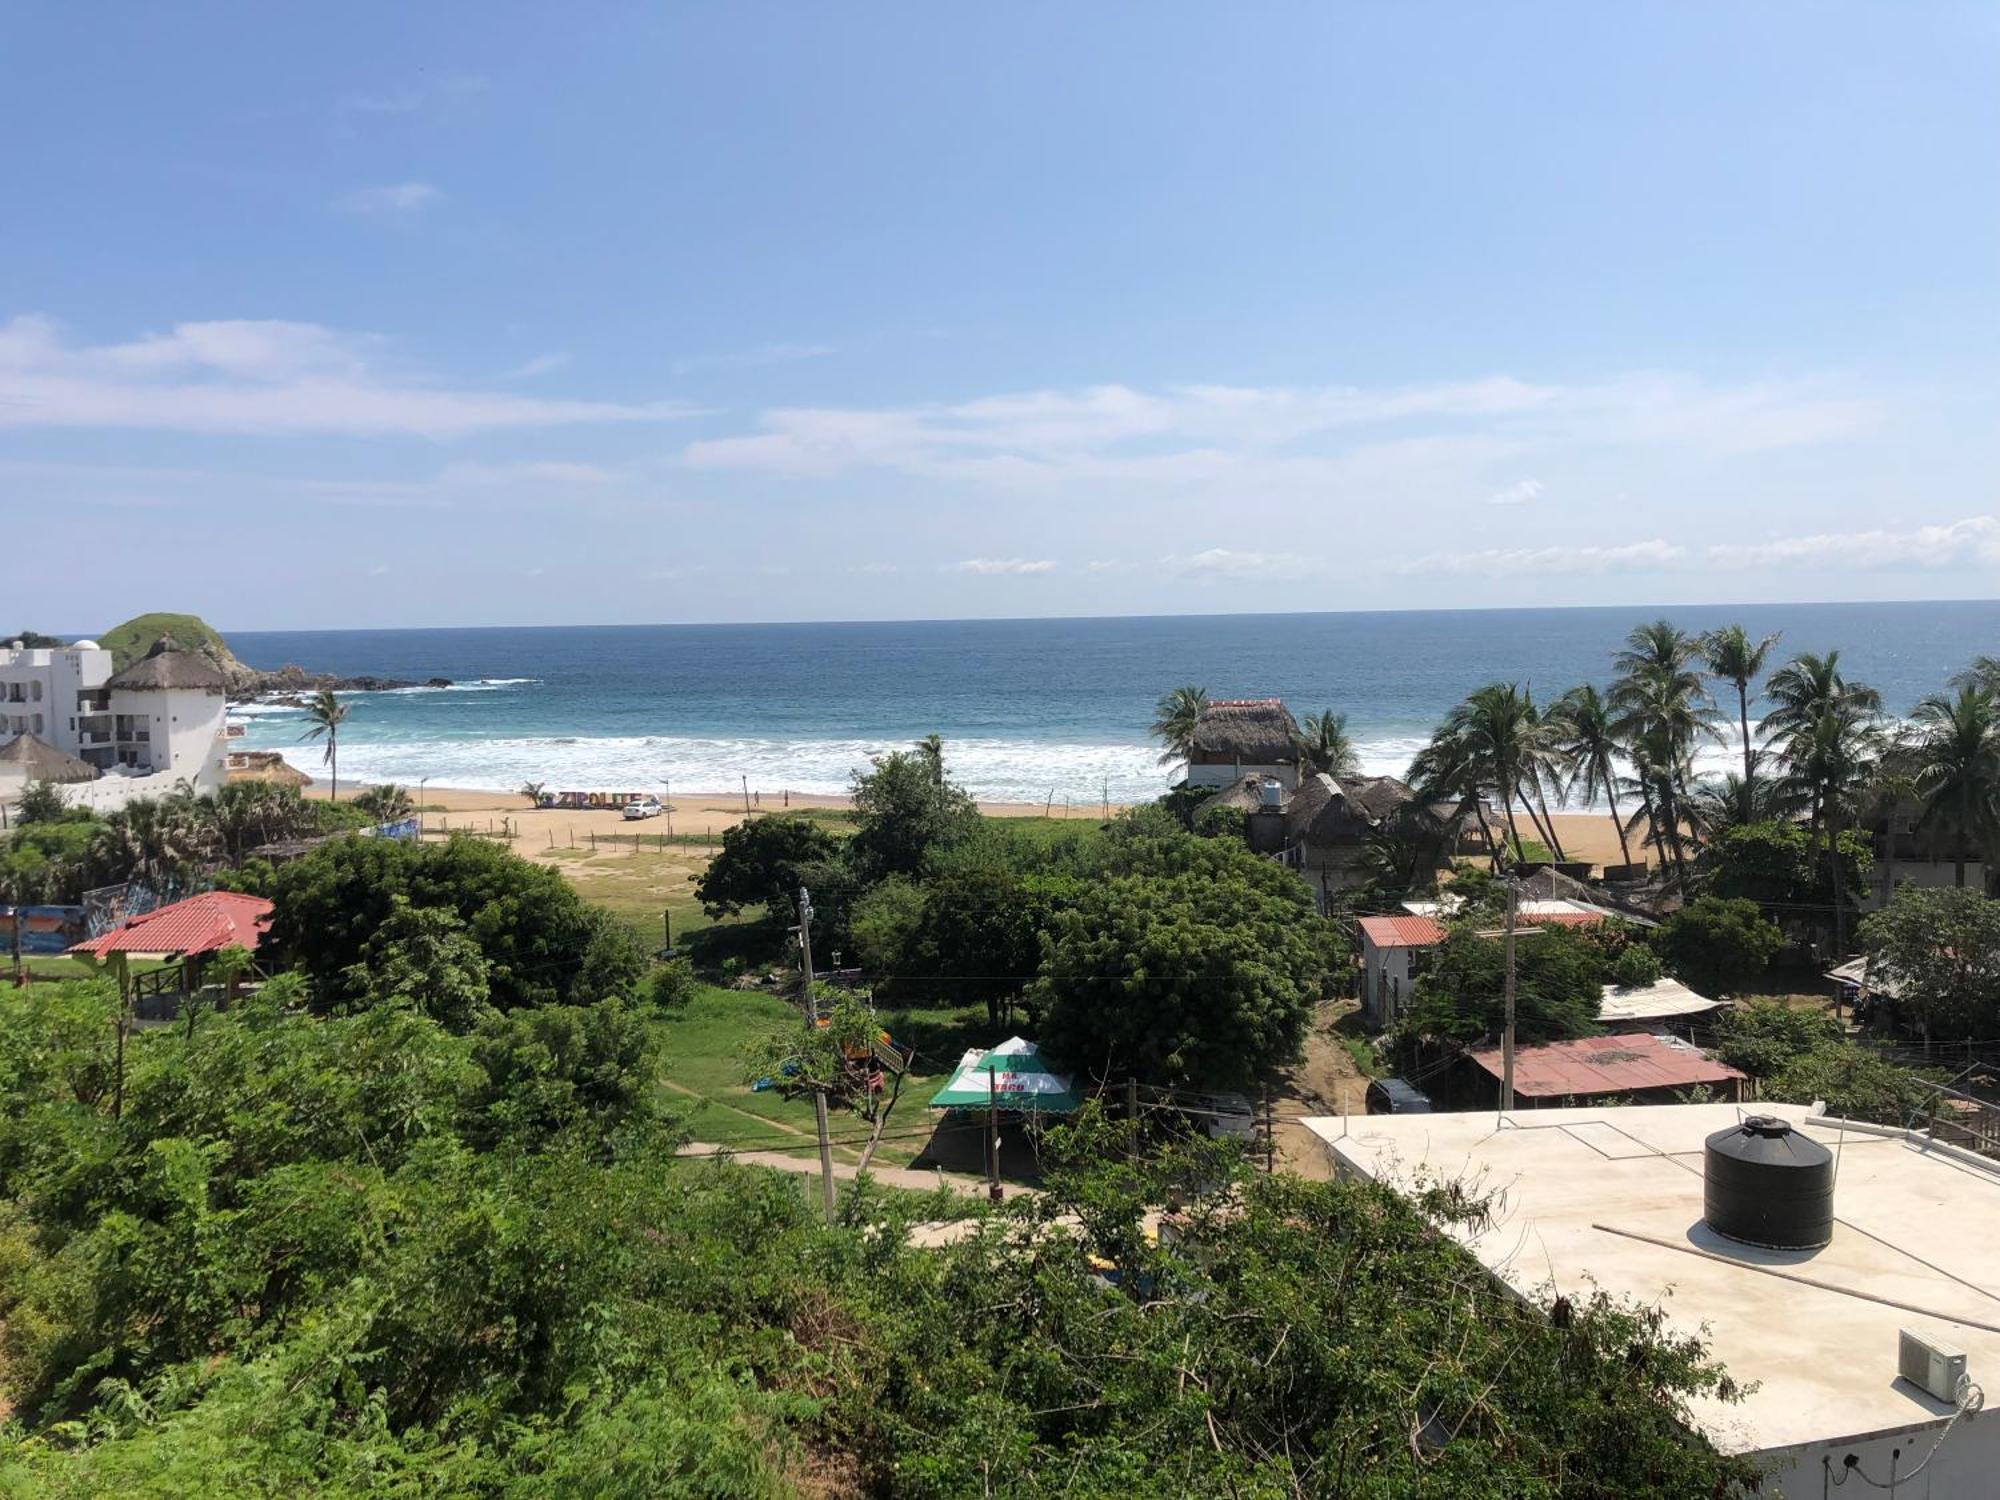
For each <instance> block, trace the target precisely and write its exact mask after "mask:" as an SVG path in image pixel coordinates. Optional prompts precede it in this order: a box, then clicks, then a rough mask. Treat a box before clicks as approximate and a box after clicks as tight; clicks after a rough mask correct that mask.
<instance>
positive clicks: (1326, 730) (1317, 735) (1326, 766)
mask: <svg viewBox="0 0 2000 1500" xmlns="http://www.w3.org/2000/svg"><path fill="white" fill-rule="evenodd" d="M1299 728H1300V733H1299V759H1300V761H1301V763H1302V764H1303V765H1304V766H1306V767H1308V768H1310V769H1311V770H1314V771H1324V772H1325V773H1326V774H1327V775H1329V776H1331V777H1332V778H1333V779H1334V780H1335V781H1348V780H1351V779H1353V778H1354V777H1356V776H1359V775H1360V774H1361V757H1360V755H1359V754H1358V753H1357V752H1356V751H1355V748H1354V741H1353V740H1352V739H1350V738H1349V737H1348V734H1347V716H1346V715H1345V714H1337V713H1335V712H1334V711H1333V710H1332V709H1330V708H1329V709H1325V710H1323V711H1322V712H1320V713H1316V714H1307V715H1306V718H1305V723H1303V724H1302V725H1300V726H1299Z"/></svg>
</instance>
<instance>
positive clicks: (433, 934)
mask: <svg viewBox="0 0 2000 1500" xmlns="http://www.w3.org/2000/svg"><path fill="white" fill-rule="evenodd" d="M341 987H342V991H343V993H344V994H345V995H347V996H348V997H349V999H348V1003H349V1004H350V1005H356V1006H363V1007H365V1006H369V1005H381V1004H391V1003H397V1002H401V1003H405V1004H408V1005H412V1006H414V1007H415V1008H416V1009H417V1010H418V1011H419V1012H421V1013H422V1014H423V1015H426V1016H428V1017H430V1018H431V1019H432V1020H433V1021H436V1022H437V1023H438V1024H439V1025H441V1026H444V1027H445V1028H446V1029H448V1030H451V1031H469V1030H471V1029H472V1027H473V1026H474V1024H476V1023H477V1022H478V1020H479V1019H480V1017H481V1016H483V1015H484V1014H485V1013H486V1012H487V1011H488V1010H490V1009H491V1008H492V1007H491V1005H490V1004H489V1001H490V998H491V995H492V986H491V985H490V984H489V983H488V980H487V963H486V955H485V954H484V953H483V952H481V951H480V947H479V944H478V943H477V942H475V941H474V940H473V938H472V936H471V934H469V933H468V932H467V931H466V930H465V922H464V920H463V919H462V918H461V917H460V916H459V915H458V913H457V912H455V911H452V910H451V909H450V908H448V907H442V906H412V905H410V902H409V899H408V898H407V897H405V896H393V897H391V898H390V904H389V914H388V916H387V917H386V918H384V920H383V921H382V923H381V925H380V926H378V927H377V928H376V929H375V930H374V932H373V933H371V934H370V935H369V938H368V942H367V945H366V947H365V948H364V949H363V950H362V956H361V958H360V959H359V960H358V961H357V962H356V963H354V964H351V965H350V966H349V967H348V969H347V972H346V973H345V974H344V975H343V977H342V986H341Z"/></svg>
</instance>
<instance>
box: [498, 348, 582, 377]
mask: <svg viewBox="0 0 2000 1500" xmlns="http://www.w3.org/2000/svg"><path fill="white" fill-rule="evenodd" d="M568 363H569V356H568V355H567V354H564V353H561V352H560V351H557V352H554V353H550V354H537V355H536V356H535V357H534V358H533V359H529V360H523V361H522V362H521V363H520V364H518V365H516V366H514V368H513V369H511V370H509V371H508V372H507V378H508V379H509V380H532V379H534V377H535V376H537V375H546V374H548V373H549V372H550V371H552V370H560V369H561V368H562V367H563V366H564V365H566V364H568Z"/></svg>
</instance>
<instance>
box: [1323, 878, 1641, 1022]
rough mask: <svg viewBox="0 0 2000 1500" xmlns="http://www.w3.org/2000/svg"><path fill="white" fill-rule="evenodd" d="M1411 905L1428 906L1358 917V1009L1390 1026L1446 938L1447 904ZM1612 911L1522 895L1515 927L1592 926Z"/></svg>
mask: <svg viewBox="0 0 2000 1500" xmlns="http://www.w3.org/2000/svg"><path fill="white" fill-rule="evenodd" d="M1410 905H1411V906H1413V907H1414V906H1425V907H1429V908H1430V910H1419V911H1417V912H1413V913H1411V914H1409V915H1400V914H1399V915H1395V916H1386V917H1363V918H1362V919H1361V922H1360V927H1361V1009H1362V1012H1363V1013H1364V1014H1365V1015H1366V1016H1367V1017H1368V1020H1369V1022H1370V1023H1371V1024H1373V1025H1376V1026H1381V1027H1388V1026H1390V1025H1392V1024H1393V1023H1394V1022H1395V1019H1396V1017H1397V1015H1398V1014H1399V1013H1401V1011H1402V1008H1403V1003H1404V1002H1405V1001H1406V1000H1408V999H1409V998H1410V986H1411V985H1413V984H1415V983H1416V980H1417V976H1418V975H1419V974H1421V973H1422V972H1423V970H1424V964H1425V962H1426V958H1427V955H1428V954H1429V952H1430V950H1431V949H1433V948H1435V947H1436V946H1437V945H1438V944H1439V943H1442V942H1443V941H1444V939H1445V931H1446V929H1445V925H1444V922H1443V921H1442V920H1441V919H1440V917H1441V916H1442V915H1448V914H1449V911H1450V908H1449V907H1447V906H1445V905H1443V904H1441V903H1438V902H1426V903H1418V902H1411V903H1410ZM1433 912H1436V913H1438V915H1433V914H1432V913H1433ZM1616 915H1617V913H1615V912H1611V911H1607V910H1605V909H1603V908H1595V907H1589V906H1586V905H1584V904H1583V903H1582V902H1579V901H1523V902H1522V903H1521V905H1520V908H1519V912H1518V925H1517V926H1516V928H1515V932H1516V935H1517V936H1521V937H1526V936H1528V935H1529V934H1531V933H1533V932H1536V931H1539V930H1540V929H1542V928H1544V927H1595V926H1596V925H1597V924H1598V923H1600V922H1604V921H1608V920H1610V919H1611V918H1612V917H1614V916H1616Z"/></svg>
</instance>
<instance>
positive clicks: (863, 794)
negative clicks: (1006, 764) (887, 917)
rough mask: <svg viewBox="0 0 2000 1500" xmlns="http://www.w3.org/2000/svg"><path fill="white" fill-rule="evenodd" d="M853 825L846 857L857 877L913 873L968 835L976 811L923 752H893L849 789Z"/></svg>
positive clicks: (879, 759) (858, 776)
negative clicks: (852, 809)
mask: <svg viewBox="0 0 2000 1500" xmlns="http://www.w3.org/2000/svg"><path fill="white" fill-rule="evenodd" d="M850 792H851V796H852V799H853V807H854V821H855V824H856V827H855V833H854V837H853V839H852V840H851V841H850V843H849V846H848V850H847V853H848V856H849V858H850V859H851V860H852V862H853V865H854V868H855V870H856V871H857V872H858V873H859V874H860V875H861V876H862V878H863V879H865V880H869V881H874V880H880V879H881V878H882V877H883V876H885V875H914V874H916V873H917V872H918V871H919V870H921V869H922V868H923V867H924V861H925V860H926V859H927V858H928V857H929V856H930V854H931V853H932V851H933V850H938V849H944V848H948V847H949V846H950V845H951V844H953V843H955V842H957V841H958V840H960V839H963V838H966V837H969V836H970V835H971V833H972V831H973V828H974V826H975V825H976V824H977V822H978V820H979V809H978V808H977V807H976V806H975V805H974V804H973V801H972V799H971V798H970V797H969V796H967V795H966V794H965V790H964V789H963V788H962V787H960V786H959V785H958V784H957V783H955V782H953V781H951V780H950V779H949V778H948V777H946V776H945V775H944V774H943V772H942V759H941V758H940V760H939V761H938V762H937V763H935V764H933V762H932V760H931V759H930V757H929V756H928V755H926V754H923V753H919V752H915V751H906V750H897V751H893V752H891V753H890V754H888V755H881V756H877V757H876V758H875V762H874V766H873V768H872V769H871V770H868V771H865V772H858V773H856V775H855V777H854V782H853V785H852V787H851V788H850Z"/></svg>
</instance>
